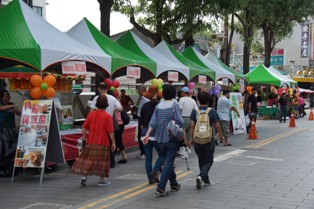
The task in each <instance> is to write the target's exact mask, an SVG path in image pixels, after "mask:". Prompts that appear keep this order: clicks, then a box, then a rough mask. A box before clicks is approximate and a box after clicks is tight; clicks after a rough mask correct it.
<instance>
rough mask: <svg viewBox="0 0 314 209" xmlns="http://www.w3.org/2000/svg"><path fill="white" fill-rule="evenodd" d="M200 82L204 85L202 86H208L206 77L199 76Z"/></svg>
mask: <svg viewBox="0 0 314 209" xmlns="http://www.w3.org/2000/svg"><path fill="white" fill-rule="evenodd" d="M198 82H199V83H202V84H206V82H207V80H206V76H205V75H199V76H198Z"/></svg>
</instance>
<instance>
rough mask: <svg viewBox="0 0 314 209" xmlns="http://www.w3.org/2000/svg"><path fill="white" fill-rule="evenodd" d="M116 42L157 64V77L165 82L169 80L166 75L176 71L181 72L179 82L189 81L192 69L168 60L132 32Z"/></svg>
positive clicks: (126, 33) (155, 72) (128, 32)
mask: <svg viewBox="0 0 314 209" xmlns="http://www.w3.org/2000/svg"><path fill="white" fill-rule="evenodd" d="M116 42H117V43H118V44H120V45H121V46H123V47H125V48H127V49H129V50H130V51H132V52H134V53H135V54H138V55H140V56H142V57H145V58H148V59H150V60H152V61H154V62H156V63H157V68H156V71H154V72H153V73H154V75H155V76H156V77H161V76H162V78H163V79H164V80H167V78H166V77H167V76H165V73H168V72H169V71H176V72H179V80H188V79H189V78H190V69H189V68H188V67H187V66H185V65H183V64H182V63H180V62H178V61H177V62H173V61H171V60H170V59H168V58H166V57H165V56H163V55H162V54H160V53H159V52H158V51H156V50H155V49H153V48H152V47H150V46H149V45H147V44H146V43H145V42H144V41H142V40H141V39H140V38H139V37H138V36H137V35H136V34H134V33H133V32H132V31H127V32H125V33H124V34H123V35H122V36H121V37H119V38H118V39H117V40H116Z"/></svg>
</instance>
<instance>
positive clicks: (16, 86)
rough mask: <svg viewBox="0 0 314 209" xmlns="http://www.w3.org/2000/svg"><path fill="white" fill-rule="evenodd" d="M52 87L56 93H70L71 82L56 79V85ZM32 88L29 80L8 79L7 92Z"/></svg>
mask: <svg viewBox="0 0 314 209" xmlns="http://www.w3.org/2000/svg"><path fill="white" fill-rule="evenodd" d="M52 87H53V88H54V89H55V91H56V92H71V91H72V80H67V79H57V80H56V84H55V85H53V86H52ZM32 88H33V87H32V85H31V83H30V81H29V79H23V78H22V79H9V90H11V91H28V90H31V89H32Z"/></svg>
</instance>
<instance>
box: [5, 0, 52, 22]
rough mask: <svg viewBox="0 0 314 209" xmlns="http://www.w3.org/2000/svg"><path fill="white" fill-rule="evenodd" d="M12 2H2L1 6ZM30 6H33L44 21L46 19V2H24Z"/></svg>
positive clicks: (38, 0) (36, 0) (31, 0)
mask: <svg viewBox="0 0 314 209" xmlns="http://www.w3.org/2000/svg"><path fill="white" fill-rule="evenodd" d="M11 1H12V0H0V6H3V5H6V4H8V3H10V2H11ZM23 1H24V2H25V3H27V4H29V5H33V6H32V7H33V10H34V12H36V13H37V14H39V15H40V16H42V17H43V18H44V19H46V5H47V3H46V0H23Z"/></svg>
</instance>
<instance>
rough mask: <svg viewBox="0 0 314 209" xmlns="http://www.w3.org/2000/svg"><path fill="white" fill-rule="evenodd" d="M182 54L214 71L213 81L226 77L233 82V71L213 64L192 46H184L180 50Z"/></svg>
mask: <svg viewBox="0 0 314 209" xmlns="http://www.w3.org/2000/svg"><path fill="white" fill-rule="evenodd" d="M182 55H183V56H185V57H186V58H188V59H190V60H192V61H193V62H195V63H197V64H199V65H201V66H203V67H206V68H209V69H211V70H213V71H215V74H216V76H215V80H214V81H215V82H216V81H218V80H220V79H222V78H228V79H229V80H230V81H232V82H233V83H234V82H235V75H234V74H233V73H231V72H229V71H227V70H226V69H224V68H223V67H221V66H218V65H215V64H214V63H212V62H210V61H209V60H208V59H206V58H205V57H204V56H203V55H202V54H201V53H200V52H198V51H197V50H196V49H194V48H193V47H188V48H186V49H185V50H184V51H183V52H182Z"/></svg>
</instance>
